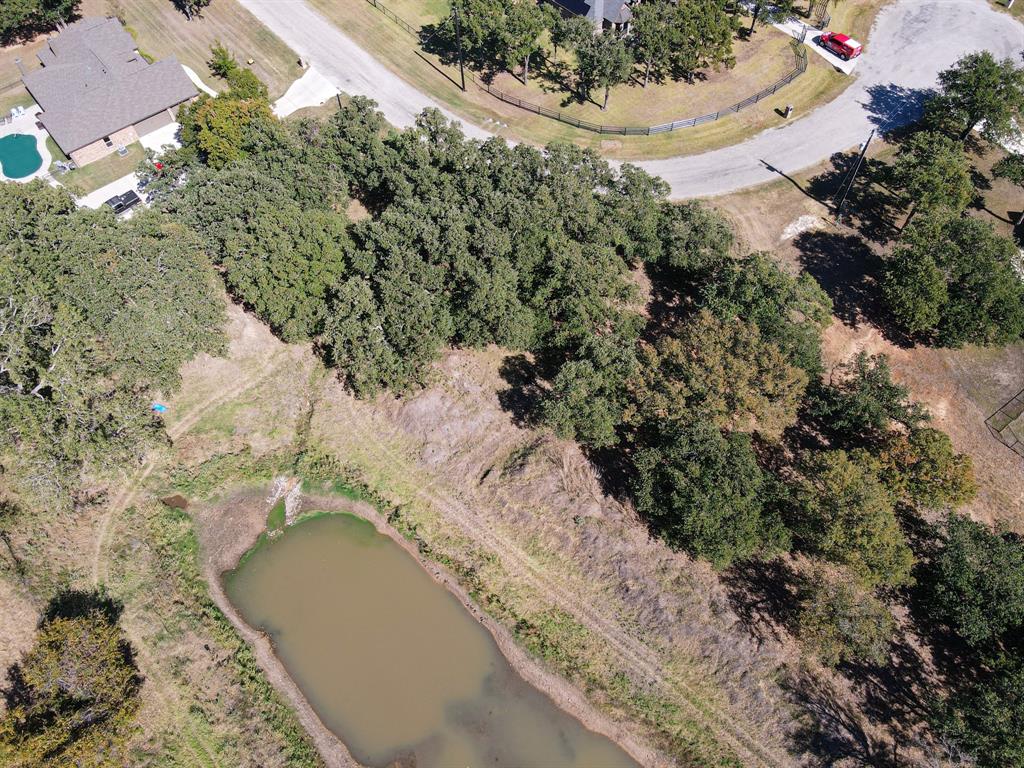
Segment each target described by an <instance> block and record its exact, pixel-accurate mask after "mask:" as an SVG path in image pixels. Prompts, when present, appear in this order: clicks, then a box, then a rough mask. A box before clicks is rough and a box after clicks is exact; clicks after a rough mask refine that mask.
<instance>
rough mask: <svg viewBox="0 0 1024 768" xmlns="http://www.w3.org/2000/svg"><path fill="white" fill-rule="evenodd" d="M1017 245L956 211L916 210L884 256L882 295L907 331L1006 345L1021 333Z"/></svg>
mask: <svg viewBox="0 0 1024 768" xmlns="http://www.w3.org/2000/svg"><path fill="white" fill-rule="evenodd" d="M1017 255H1018V252H1017V247H1016V245H1015V244H1014V242H1013V241H1012V240H1010V239H1009V238H1006V237H1002V236H1000V235H998V234H997V233H996V232H995V230H994V229H993V228H992V225H991V224H988V223H987V222H984V221H981V220H980V219H977V218H974V217H970V216H961V215H960V214H959V213H952V212H939V213H935V214H929V215H926V216H921V217H919V218H918V219H916V220H915V221H914V222H913V223H912V224H911V225H910V226H908V227H907V229H906V230H905V231H904V233H903V236H902V238H901V239H900V243H899V245H898V246H897V247H896V249H895V251H894V252H893V254H892V256H891V257H890V258H889V259H888V260H887V261H886V264H885V270H884V273H883V285H882V289H883V295H884V296H885V299H886V301H887V303H888V305H889V307H890V309H891V311H892V313H893V315H894V316H895V317H896V319H897V320H898V321H899V323H900V325H902V326H903V328H905V329H906V330H907V331H908V332H910V333H916V334H922V335H925V336H926V337H929V336H930V337H933V338H934V339H935V340H936V341H937V342H938V343H940V344H943V345H946V346H953V347H956V346H961V345H963V344H1009V343H1012V342H1013V341H1014V340H1016V339H1019V338H1020V337H1021V335H1024V281H1022V280H1021V278H1020V276H1019V275H1018V274H1017V273H1016V271H1015V270H1014V267H1013V260H1014V259H1016V258H1017Z"/></svg>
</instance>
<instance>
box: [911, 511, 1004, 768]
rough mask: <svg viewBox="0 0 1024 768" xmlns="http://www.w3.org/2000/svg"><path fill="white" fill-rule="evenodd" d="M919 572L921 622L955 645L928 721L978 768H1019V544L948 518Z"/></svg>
mask: <svg viewBox="0 0 1024 768" xmlns="http://www.w3.org/2000/svg"><path fill="white" fill-rule="evenodd" d="M919 570H920V573H919V579H920V581H921V584H922V588H921V591H922V592H923V603H924V612H925V614H926V616H927V620H928V621H930V622H931V623H932V624H933V626H935V627H937V628H939V629H940V630H942V631H945V632H948V633H950V634H951V635H952V636H953V638H954V639H955V640H957V641H959V642H960V643H961V649H960V651H959V654H958V663H957V667H956V670H955V672H954V673H953V674H951V675H950V678H951V680H950V690H949V691H948V693H947V694H946V696H945V697H944V698H943V700H942V701H941V702H940V703H939V705H938V706H937V707H936V709H935V713H934V717H933V722H934V723H935V724H936V725H937V726H938V727H939V728H940V729H941V730H942V731H943V732H944V733H945V734H946V736H947V737H948V738H950V739H952V740H953V742H954V743H956V744H957V745H958V746H960V747H961V748H963V749H965V750H966V751H967V752H968V753H969V754H971V755H973V756H974V757H975V759H976V761H977V765H979V766H981V767H982V768H1003V767H1008V768H1020V766H1024V741H1022V738H1021V734H1022V733H1024V643H1022V642H1021V638H1022V635H1021V633H1022V632H1024V540H1022V539H1021V537H1020V536H1018V535H1015V534H1012V533H1008V532H1002V531H992V530H990V529H989V528H988V527H987V526H985V525H982V524H980V523H977V522H974V521H973V520H971V519H969V518H967V517H963V516H960V515H952V516H950V518H949V520H948V521H947V523H946V524H945V526H944V530H943V531H942V532H941V534H940V536H939V538H938V546H937V551H936V552H935V554H934V555H933V556H932V558H931V559H930V561H929V562H927V563H924V564H922V566H921V568H920V569H919Z"/></svg>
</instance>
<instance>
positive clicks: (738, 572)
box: [722, 557, 800, 641]
mask: <svg viewBox="0 0 1024 768" xmlns="http://www.w3.org/2000/svg"><path fill="white" fill-rule="evenodd" d="M722 583H723V584H724V585H725V588H726V590H727V591H728V595H729V604H730V606H732V609H733V611H734V612H735V613H736V615H737V616H739V618H740V621H742V622H743V625H744V626H745V627H746V628H747V630H748V631H749V632H750V633H751V634H752V635H753V636H754V637H756V638H758V639H759V640H774V641H782V640H783V638H784V636H785V634H786V633H787V632H792V628H793V626H794V625H795V622H796V619H797V614H798V608H799V603H798V600H797V598H798V595H799V591H800V579H799V574H798V573H797V572H796V570H795V569H794V568H793V567H792V565H791V563H790V562H789V561H787V560H786V559H784V558H781V557H776V558H774V559H772V560H759V559H753V560H748V561H745V562H741V563H737V564H736V565H734V566H732V567H731V568H729V569H728V570H727V571H725V572H724V573H723V574H722Z"/></svg>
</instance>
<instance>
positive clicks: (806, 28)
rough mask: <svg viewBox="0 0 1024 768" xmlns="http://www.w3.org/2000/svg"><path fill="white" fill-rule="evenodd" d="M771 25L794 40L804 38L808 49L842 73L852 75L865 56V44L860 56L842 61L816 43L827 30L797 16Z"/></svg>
mask: <svg viewBox="0 0 1024 768" xmlns="http://www.w3.org/2000/svg"><path fill="white" fill-rule="evenodd" d="M772 26H774V27H775V28H776V29H778V30H780V31H782V32H785V33H786V34H787V35H789V36H790V37H792V38H794V39H795V40H801V39H803V40H805V41H806V42H807V49H808V50H809V51H813V52H814V53H816V54H818V55H819V56H821V58H823V59H824V60H825V61H827V62H828V63H829V64H831V65H832V66H833V67H835V68H836V69H837V70H839V71H840V72H842V73H843V74H844V75H852V74H853V70H855V69H856V68H857V64H859V63H860V62H861V60H862V59H863V58H864V57H865V56H867V50H868V49H867V46H865V47H864V52H863V53H862V54H861V55H860V56H858V57H857V58H855V59H851V60H850V61H843V60H842V59H841V58H839V57H838V56H836V55H835V54H834V53H832V51H830V50H828V49H826V48H822V47H821V46H820V45H818V38H819V37H821V33H822V32H827V31H829V30H821V29H817V28H816V27H812V26H811V25H810V24H805V23H804V22H802V21H801V20H800V19H797V18H790V19H787V20H786V21H784V22H782V23H781V24H774V25H772ZM832 31H833V32H842V31H843V30H841V29H836V30H832ZM858 42H863V41H858Z"/></svg>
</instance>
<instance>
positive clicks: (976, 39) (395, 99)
mask: <svg viewBox="0 0 1024 768" xmlns="http://www.w3.org/2000/svg"><path fill="white" fill-rule="evenodd" d="M239 2H240V3H241V4H242V5H243V6H244V7H245V8H247V9H248V10H249V11H250V12H252V13H253V15H255V16H256V18H258V19H259V20H260V21H261V22H262V23H263V24H265V25H266V26H267V27H269V28H270V29H271V31H273V32H274V33H275V34H276V35H277V36H278V37H280V38H281V39H282V40H283V41H284V42H285V43H287V44H288V45H289V46H290V47H291V48H292V49H293V50H294V51H295V52H296V53H297V54H298V55H299V56H301V57H302V58H303V59H305V60H309V61H312V62H314V63H315V64H316V67H317V69H318V70H320V71H321V72H322V73H323V74H324V75H325V76H326V77H327V78H328V79H329V80H330V81H331V82H332V83H333V84H334V85H335V86H337V87H338V88H340V89H341V90H342V91H344V92H345V93H349V94H352V95H357V94H359V95H363V96H368V97H370V98H372V99H374V100H375V101H376V102H377V103H378V104H379V105H380V109H381V111H382V112H383V113H384V115H385V117H386V118H387V119H388V120H389V121H390V122H391V123H392V124H394V125H397V126H399V127H405V126H408V125H410V124H412V122H413V120H414V119H415V117H416V115H417V114H419V113H420V112H421V111H422V110H423V109H425V108H427V107H437V106H438V104H437V103H436V102H435V101H434V100H433V99H432V98H430V97H429V96H427V95H425V94H423V93H421V92H420V91H418V90H417V89H416V88H414V87H412V86H411V85H409V84H408V83H406V82H405V81H404V80H402V79H401V78H400V77H399V76H398V75H396V74H395V73H393V72H391V71H390V70H389V69H388V68H387V67H385V66H384V65H383V64H381V63H380V62H378V61H377V60H375V59H374V58H373V57H372V56H370V54H368V53H367V52H366V51H364V50H363V49H362V48H360V47H359V46H358V45H356V44H355V43H354V42H353V41H352V40H350V39H349V38H348V37H346V36H345V35H344V34H342V33H341V31H340V30H338V29H337V28H336V27H334V26H333V25H332V24H331V23H330V22H329V21H328V20H327V19H325V18H324V17H323V16H321V15H320V14H319V13H317V12H316V11H315V10H313V9H312V8H311V7H310V6H309V5H308V4H307V3H306V2H305V1H304V0H239ZM380 23H381V24H388V23H389V22H388V21H387V20H386V19H383V18H382V19H381V20H380ZM861 42H862V43H864V45H865V50H866V53H865V56H864V57H863V61H862V62H860V63H858V65H857V80H856V82H854V83H853V84H851V85H850V87H849V88H847V89H846V90H845V91H844V92H843V93H842V94H841V95H840V96H838V97H837V98H836V99H834V100H833V101H832V102H830V103H829V104H826V105H824V106H822V107H819V108H818V109H817V110H815V111H814V112H812V113H811V114H810V115H807V116H802V115H797V116H796V119H794V121H793V122H791V123H789V124H787V125H785V126H783V127H781V128H773V129H769V130H766V131H764V132H762V133H760V134H758V135H757V136H755V137H754V138H752V139H749V140H747V141H745V142H743V143H741V144H738V145H735V146H732V147H726V148H724V149H720V150H715V151H712V152H705V153H703V154H700V155H693V156H689V157H675V158H669V159H666V160H655V161H647V162H643V163H638V165H640V166H641V167H643V168H645V169H646V170H648V171H650V172H651V173H653V174H656V175H658V176H662V177H663V178H664V179H665V180H666V181H667V182H668V183H669V185H670V186H671V189H672V196H673V197H674V198H677V199H683V198H692V197H706V196H711V195H721V194H727V193H729V192H734V191H736V190H739V189H744V188H746V187H751V186H755V185H757V184H762V183H764V182H767V181H772V180H774V179H777V178H779V177H780V174H788V175H791V174H794V173H797V172H798V171H800V170H802V169H804V168H807V167H809V166H813V165H817V164H818V163H820V162H822V161H824V160H826V159H828V158H829V157H830V156H831V155H832V154H834V153H835V152H842V151H845V150H847V149H849V148H851V147H855V146H857V145H858V144H859V143H860V142H862V141H864V139H865V138H867V135H868V133H870V131H871V129H872V128H879V127H884V128H886V129H888V128H893V127H896V126H899V125H903V124H906V123H907V122H908V121H910V120H913V119H915V118H916V117H917V116H918V115H919V114H920V109H921V105H922V103H923V102H924V99H925V97H926V94H927V91H928V89H931V88H933V87H934V86H935V83H936V79H937V76H938V73H939V72H940V71H942V70H943V69H945V68H947V67H949V66H950V65H951V64H953V62H955V61H956V60H957V59H958V58H960V57H961V56H962V55H964V54H966V53H970V52H973V51H977V50H981V49H988V50H990V51H992V52H993V53H994V54H995V55H996V56H999V57H1004V56H1009V57H1013V58H1014V59H1019V56H1020V52H1021V49H1022V48H1024V26H1021V24H1020V23H1019V22H1018V21H1017V20H1015V19H1014V18H1013V17H1011V16H1010V15H1009V14H1006V13H1002V12H1000V11H997V10H996V9H995V8H993V7H992V5H991V4H990V3H989V2H988V0H896V1H895V2H894V3H892V4H891V5H889V6H887V7H886V8H884V9H883V10H882V11H881V12H880V13H879V14H878V17H877V19H876V20H875V25H874V28H873V30H872V32H871V35H870V36H869V38H868V40H862V41H861ZM868 46H870V51H869V52H868V51H867V47H868ZM442 111H444V112H445V114H447V115H448V116H449V117H452V115H451V113H450V112H447V111H446V110H442ZM726 119H730V118H726ZM460 122H461V123H462V125H463V127H464V130H465V131H466V133H467V134H468V135H469V136H472V137H474V138H483V137H486V136H488V135H490V134H488V132H487V131H485V130H482V129H481V128H479V127H477V126H475V125H472V124H467V123H466V122H465V121H460ZM684 131H685V129H684ZM684 136H685V134H684Z"/></svg>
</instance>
